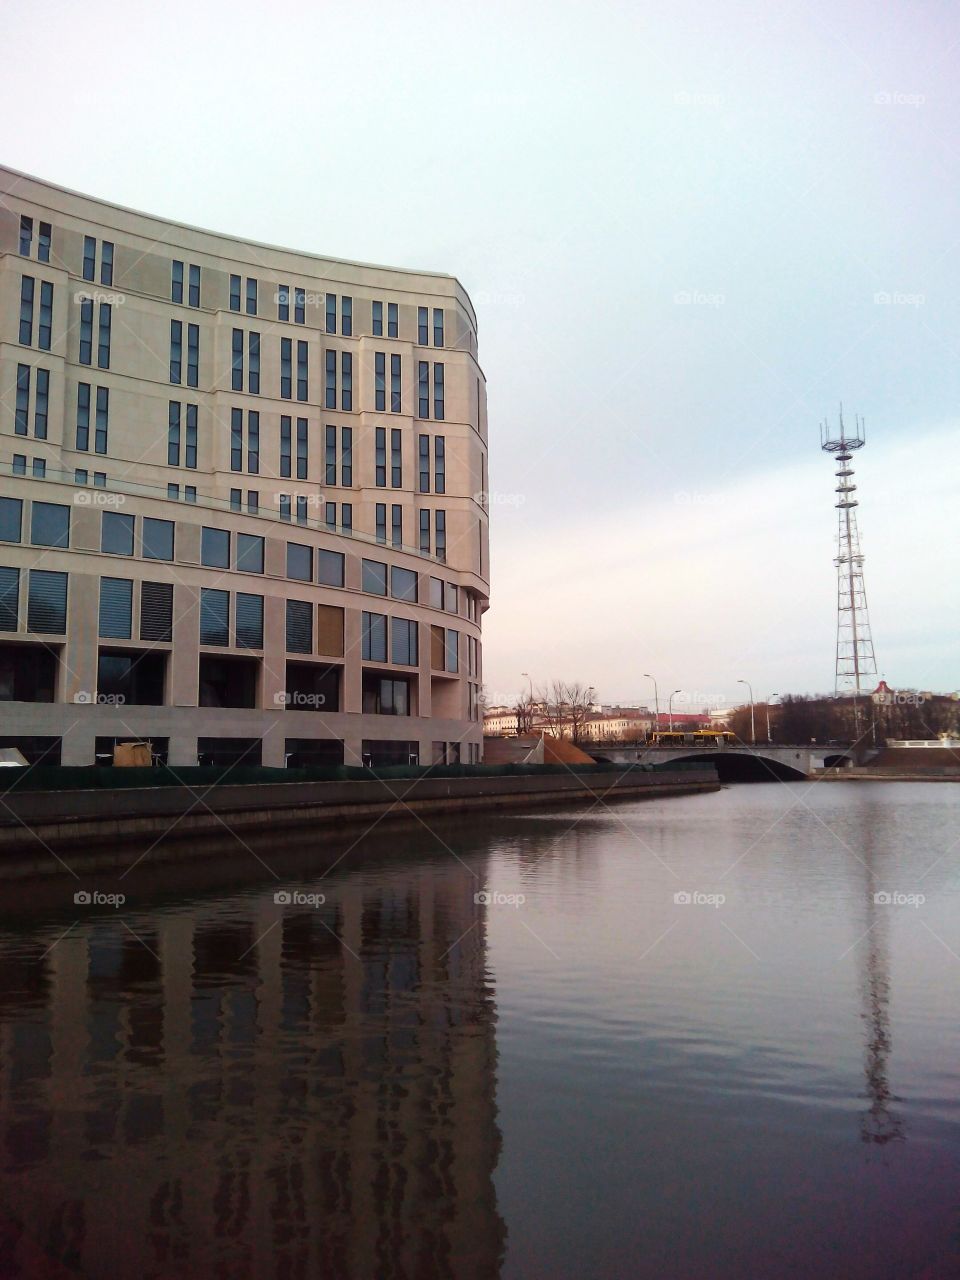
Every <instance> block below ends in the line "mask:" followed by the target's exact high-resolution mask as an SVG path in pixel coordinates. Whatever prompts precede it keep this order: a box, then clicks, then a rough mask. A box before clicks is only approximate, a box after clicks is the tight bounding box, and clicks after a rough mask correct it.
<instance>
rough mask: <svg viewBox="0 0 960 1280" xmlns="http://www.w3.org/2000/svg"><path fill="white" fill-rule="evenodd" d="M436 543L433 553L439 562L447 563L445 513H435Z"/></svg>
mask: <svg viewBox="0 0 960 1280" xmlns="http://www.w3.org/2000/svg"><path fill="white" fill-rule="evenodd" d="M434 535H435V536H434V543H433V551H434V555H435V556H436V557H437V559H438V560H442V561H443V562H444V563H446V559H447V513H446V512H445V511H435V512H434Z"/></svg>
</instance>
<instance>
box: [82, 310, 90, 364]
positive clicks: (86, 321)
mask: <svg viewBox="0 0 960 1280" xmlns="http://www.w3.org/2000/svg"><path fill="white" fill-rule="evenodd" d="M80 363H81V364H92V363H93V302H92V300H91V299H90V298H84V300H83V301H82V302H81V303H80Z"/></svg>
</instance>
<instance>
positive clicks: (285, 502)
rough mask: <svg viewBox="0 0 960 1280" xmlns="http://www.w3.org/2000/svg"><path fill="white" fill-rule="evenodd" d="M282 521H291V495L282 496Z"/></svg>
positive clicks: (282, 494)
mask: <svg viewBox="0 0 960 1280" xmlns="http://www.w3.org/2000/svg"><path fill="white" fill-rule="evenodd" d="M280 519H281V520H286V521H289V520H290V495H289V493H281V494H280Z"/></svg>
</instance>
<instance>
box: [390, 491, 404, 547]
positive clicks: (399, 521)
mask: <svg viewBox="0 0 960 1280" xmlns="http://www.w3.org/2000/svg"><path fill="white" fill-rule="evenodd" d="M390 528H391V538H390V540H391V542H392V543H393V545H394V546H395V547H402V546H403V507H402V506H401V505H400V503H399V502H395V503H394V504H393V507H392V510H391V515H390Z"/></svg>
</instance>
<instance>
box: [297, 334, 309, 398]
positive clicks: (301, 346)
mask: <svg viewBox="0 0 960 1280" xmlns="http://www.w3.org/2000/svg"><path fill="white" fill-rule="evenodd" d="M297 399H298V400H306V399H307V344H306V343H305V342H298V343H297Z"/></svg>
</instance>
